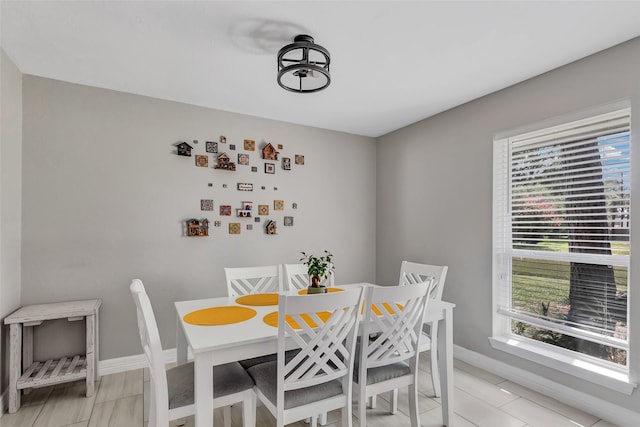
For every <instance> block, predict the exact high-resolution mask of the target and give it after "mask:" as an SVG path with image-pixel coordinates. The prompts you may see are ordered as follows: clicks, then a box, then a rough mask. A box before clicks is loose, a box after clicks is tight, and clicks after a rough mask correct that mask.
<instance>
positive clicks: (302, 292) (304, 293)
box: [298, 287, 344, 295]
mask: <svg viewBox="0 0 640 427" xmlns="http://www.w3.org/2000/svg"><path fill="white" fill-rule="evenodd" d="M342 291H344V289H342V288H333V287H331V288H327V292H342ZM298 295H307V290H306V289H300V290H299V291H298ZM313 295H322V294H313Z"/></svg>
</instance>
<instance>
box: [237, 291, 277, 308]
mask: <svg viewBox="0 0 640 427" xmlns="http://www.w3.org/2000/svg"><path fill="white" fill-rule="evenodd" d="M236 302H237V303H238V304H242V305H253V306H259V305H278V294H251V295H244V296H241V297H239V298H237V299H236Z"/></svg>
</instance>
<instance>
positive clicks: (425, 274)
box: [398, 261, 449, 397]
mask: <svg viewBox="0 0 640 427" xmlns="http://www.w3.org/2000/svg"><path fill="white" fill-rule="evenodd" d="M448 270H449V267H448V266H446V265H429V264H419V263H415V262H409V261H402V264H401V266H400V279H399V281H398V284H399V285H400V286H404V285H410V284H414V283H420V282H424V281H426V280H432V281H434V286H433V289H432V291H431V296H430V297H431V298H432V299H434V300H437V301H442V293H443V291H444V283H445V280H446V278H447V271H448ZM423 351H430V359H429V361H430V367H431V383H432V385H433V392H434V395H435V397H440V374H439V371H438V322H432V323H429V332H428V333H427V332H424V331H423V334H422V339H421V340H420V352H423Z"/></svg>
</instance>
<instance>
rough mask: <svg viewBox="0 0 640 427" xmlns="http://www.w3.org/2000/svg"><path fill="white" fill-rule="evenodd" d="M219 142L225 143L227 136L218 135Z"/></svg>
mask: <svg viewBox="0 0 640 427" xmlns="http://www.w3.org/2000/svg"><path fill="white" fill-rule="evenodd" d="M220 142H221V143H222V144H226V143H227V137H226V136H224V135H220Z"/></svg>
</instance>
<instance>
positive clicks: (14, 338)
mask: <svg viewBox="0 0 640 427" xmlns="http://www.w3.org/2000/svg"><path fill="white" fill-rule="evenodd" d="M9 334H10V338H9V413H12V414H13V413H14V412H16V411H17V410H18V409H20V390H18V379H19V378H20V375H22V364H21V362H22V360H21V357H22V324H21V323H12V324H11V326H10V331H9Z"/></svg>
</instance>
